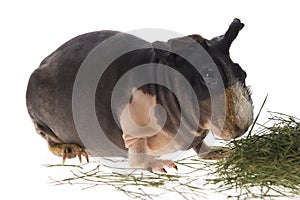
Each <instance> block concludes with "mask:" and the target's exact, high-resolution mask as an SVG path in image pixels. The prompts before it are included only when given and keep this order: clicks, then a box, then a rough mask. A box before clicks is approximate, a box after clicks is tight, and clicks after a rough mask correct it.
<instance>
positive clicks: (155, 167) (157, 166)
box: [148, 160, 178, 173]
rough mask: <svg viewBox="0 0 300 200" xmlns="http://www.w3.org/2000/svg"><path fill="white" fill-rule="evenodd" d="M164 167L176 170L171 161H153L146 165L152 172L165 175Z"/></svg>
mask: <svg viewBox="0 0 300 200" xmlns="http://www.w3.org/2000/svg"><path fill="white" fill-rule="evenodd" d="M165 167H168V168H174V169H176V170H178V168H177V166H176V164H175V163H174V162H173V161H171V160H153V161H151V162H149V164H148V169H149V170H150V171H152V172H161V173H167V171H166V169H165Z"/></svg>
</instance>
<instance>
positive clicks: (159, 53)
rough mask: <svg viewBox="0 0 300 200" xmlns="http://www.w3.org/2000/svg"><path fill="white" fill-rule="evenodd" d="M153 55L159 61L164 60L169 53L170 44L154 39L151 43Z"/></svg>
mask: <svg viewBox="0 0 300 200" xmlns="http://www.w3.org/2000/svg"><path fill="white" fill-rule="evenodd" d="M152 46H153V49H154V52H155V55H156V57H157V58H158V59H160V60H161V61H166V60H167V58H168V57H169V56H170V55H171V46H170V44H169V43H167V42H161V41H156V42H153V43H152Z"/></svg>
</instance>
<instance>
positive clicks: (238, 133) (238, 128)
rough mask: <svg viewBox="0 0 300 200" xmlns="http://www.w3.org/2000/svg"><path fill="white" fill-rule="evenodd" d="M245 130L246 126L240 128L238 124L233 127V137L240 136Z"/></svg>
mask: <svg viewBox="0 0 300 200" xmlns="http://www.w3.org/2000/svg"><path fill="white" fill-rule="evenodd" d="M247 130H248V128H247V129H242V128H240V127H238V126H235V127H234V133H235V134H234V139H235V138H238V137H240V136H242V135H243V134H244V133H245V132H246V131H247Z"/></svg>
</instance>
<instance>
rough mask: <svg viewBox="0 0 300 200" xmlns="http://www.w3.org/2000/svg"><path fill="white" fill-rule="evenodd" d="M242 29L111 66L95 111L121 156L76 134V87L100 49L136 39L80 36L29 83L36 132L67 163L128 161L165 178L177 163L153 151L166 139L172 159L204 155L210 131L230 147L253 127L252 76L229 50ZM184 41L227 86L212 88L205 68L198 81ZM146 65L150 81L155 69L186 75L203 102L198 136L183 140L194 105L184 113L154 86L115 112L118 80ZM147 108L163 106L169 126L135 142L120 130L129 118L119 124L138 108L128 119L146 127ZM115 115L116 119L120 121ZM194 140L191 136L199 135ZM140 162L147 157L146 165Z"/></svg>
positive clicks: (180, 42)
mask: <svg viewBox="0 0 300 200" xmlns="http://www.w3.org/2000/svg"><path fill="white" fill-rule="evenodd" d="M243 26H244V25H243V24H242V23H241V22H240V20H238V19H235V20H234V21H233V22H232V23H231V25H230V27H229V29H228V30H227V32H226V33H225V34H224V35H221V36H218V37H215V38H213V39H211V40H207V39H204V38H202V37H201V36H199V35H189V36H185V37H183V38H175V39H171V40H169V41H168V42H159V41H157V42H154V43H153V44H151V43H148V42H146V41H143V42H145V43H146V44H149V46H148V47H146V48H143V49H139V50H135V51H132V52H129V53H127V54H124V55H122V56H120V57H119V58H117V59H116V60H115V61H114V62H112V63H111V64H110V65H109V67H108V68H107V69H106V71H105V72H104V74H103V75H102V77H101V78H100V80H99V83H98V86H97V89H96V94H95V102H94V103H95V111H96V115H97V119H98V122H99V124H100V125H101V128H102V129H103V131H104V134H105V135H106V137H107V138H108V139H109V141H110V142H111V143H112V144H114V145H115V146H116V147H117V149H119V151H115V148H112V149H110V148H107V146H106V147H104V146H105V145H104V144H101V142H102V141H96V140H95V144H92V145H91V143H89V146H86V142H84V141H82V136H80V135H79V134H78V130H77V129H76V127H77V126H75V123H74V116H73V114H74V113H73V110H72V103H73V101H72V95H73V87H74V82H75V79H76V75H77V74H78V70H79V68H80V67H81V65H82V63H83V61H84V60H85V59H86V58H87V57H88V55H89V54H90V53H91V51H92V50H93V49H94V48H95V47H97V45H99V44H101V43H102V42H103V41H105V40H107V39H108V38H110V37H113V36H117V37H119V38H121V39H122V38H126V37H130V38H136V37H135V36H131V35H128V34H125V33H120V32H116V31H98V32H92V33H87V34H84V35H80V36H78V37H76V38H74V39H72V40H70V41H68V42H66V43H65V44H63V45H62V46H61V47H59V48H58V49H57V50H56V51H54V52H53V53H52V54H50V55H49V56H48V57H46V58H45V59H44V60H43V61H42V63H41V64H40V67H39V68H38V69H36V70H35V71H34V72H33V73H32V75H31V77H30V80H29V83H28V88H27V94H26V102H27V108H28V112H29V115H30V117H31V118H32V120H33V123H34V125H35V127H36V130H37V132H38V133H39V134H40V135H41V136H42V137H43V138H45V139H46V140H47V142H48V144H49V145H48V146H49V150H50V151H51V152H53V153H54V154H55V155H58V156H62V157H63V161H65V159H66V158H74V157H76V156H79V159H80V161H81V155H83V156H85V157H86V158H87V159H88V154H90V155H94V156H128V157H129V163H130V165H131V166H132V167H143V168H151V169H153V170H158V171H164V167H166V166H167V167H175V165H174V163H173V162H171V161H165V160H157V159H156V157H157V155H156V154H155V155H154V154H152V153H151V152H152V150H153V151H154V150H155V151H156V152H159V148H160V147H161V145H162V144H159V145H158V143H159V142H161V141H164V139H165V140H166V141H169V140H170V138H171V139H172V138H174V140H175V143H176V146H177V147H176V148H177V149H176V148H173V149H171V150H169V151H176V150H187V149H189V148H194V149H195V150H196V152H197V153H199V150H200V148H201V146H202V147H203V146H205V144H203V139H204V138H205V136H206V134H207V132H208V130H212V131H213V132H214V134H216V135H218V136H220V137H221V138H223V139H232V138H236V137H238V136H241V135H242V134H243V133H245V132H246V131H247V129H248V127H249V126H250V125H251V123H252V121H253V106H252V100H251V97H250V93H249V90H248V88H247V86H246V84H245V79H246V72H245V71H243V70H242V68H241V67H240V66H239V65H238V64H236V63H234V62H233V61H232V60H231V59H230V57H229V48H230V45H231V43H232V41H233V40H234V39H235V38H236V36H237V35H238V33H239V31H240V30H241V29H242V28H243ZM136 39H138V38H136ZM186 39H192V40H193V41H195V42H196V43H198V44H200V45H201V47H202V48H203V49H205V50H206V52H207V53H208V54H209V55H210V57H211V59H212V60H213V61H214V63H215V64H216V66H217V69H218V73H220V75H221V78H222V83H219V82H217V81H216V80H214V79H215V74H214V73H216V72H215V71H214V70H211V69H209V68H207V67H203V68H201V66H200V70H201V73H200V74H199V72H198V71H196V70H195V68H193V66H192V65H191V63H189V62H187V61H186V60H185V59H183V58H182V57H180V56H179V55H178V54H177V52H182V51H183V52H184V53H188V54H193V52H194V51H193V48H194V47H193V45H190V43H187V42H186ZM162 49H164V50H162ZM169 50H170V51H171V52H170V51H169ZM147 63H154V64H153V66H152V67H151V68H149V74H151V73H152V72H153V71H154V72H155V70H156V67H157V66H158V65H157V64H164V65H168V66H170V67H172V68H173V69H175V70H176V71H178V72H180V73H181V74H182V75H183V76H184V77H185V78H186V80H187V81H188V82H189V83H190V85H191V86H192V88H193V90H194V92H195V93H196V96H197V100H198V103H197V104H194V103H193V105H195V106H197V107H198V108H199V109H200V117H199V118H193V116H194V111H192V110H191V112H190V113H189V114H190V115H191V116H192V117H190V118H189V117H188V119H192V120H195V122H197V123H198V125H197V127H196V128H195V129H192V131H188V130H190V129H188V128H187V129H184V131H183V132H184V133H180V134H177V131H178V128H179V124H180V116H181V115H184V109H183V107H184V105H189V104H191V103H192V102H183V103H184V105H179V101H178V99H177V97H176V95H175V94H174V92H172V91H170V90H169V89H167V88H166V87H164V86H162V85H159V84H154V83H151V84H146V85H143V86H141V87H138V88H136V90H135V92H133V93H132V97H131V99H130V100H129V101H127V102H123V99H120V102H121V103H120V104H119V105H118V106H117V107H112V108H111V98H112V92H113V90H114V86H115V85H116V83H117V82H118V80H119V79H120V78H121V77H122V76H123V75H124V74H125V73H126V72H128V71H130V70H131V69H133V68H134V67H136V66H139V65H142V64H147ZM99 67H101V66H99ZM153 74H155V73H153ZM149 76H150V75H149ZM166 78H167V79H168V78H169V79H170V80H171V83H170V84H171V85H177V84H178V80H177V79H176V78H174V77H168V75H166ZM133 79H134V77H133ZM219 84H222V85H224V90H218V89H217V88H220V87H219V86H220V85H219ZM128 85H130V87H132V85H134V84H132V83H130V84H129V83H128ZM128 87H129V86H128ZM174 88H176V89H178V90H179V93H180V94H183V95H189V94H188V93H185V92H186V91H185V90H184V89H182V88H180V87H174ZM129 89H133V88H129ZM211 91H213V92H211ZM83 95H84V94H83ZM139 98H140V99H139ZM187 99H188V98H187ZM222 99H225V100H226V104H225V107H220V110H221V109H223V110H224V109H225V115H224V116H223V117H224V120H223V121H222V123H221V124H220V121H221V120H220V119H221V116H220V117H219V116H218V112H216V113H217V114H216V113H212V110H211V107H212V102H213V101H215V102H218V101H220V102H221V101H222ZM148 101H149V102H154V104H159V105H161V106H162V107H163V108H164V109H165V111H166V120H165V123H164V124H163V125H162V126H161V128H162V130H161V132H160V133H159V134H156V135H151V136H145V135H143V133H141V135H136V134H131V133H128V131H127V132H126V131H125V130H122V129H125V128H122V127H126V126H127V124H126V123H127V122H123V121H124V120H125V121H126V117H125V118H124V117H123V116H121V115H122V111H124V109H125V108H126V106H131V107H132V109H133V111H132V113H131V111H130V115H132V118H133V119H134V118H137V119H138V120H137V121H134V122H135V123H136V124H138V125H140V126H143V125H145V124H144V121H143V119H144V117H145V115H146V117H145V120H146V118H147V117H148V110H147V112H146V114H145V115H144V116H142V115H140V109H141V108H140V107H141V106H142V107H143V103H144V102H145V103H146V102H148ZM220 105H221V104H220ZM135 111H137V112H135ZM136 113H139V114H136ZM113 115H115V116H117V119H116V120H115V119H114V118H113ZM154 116H155V117H156V118H157V120H158V121H159V120H160V115H159V114H158V113H157V112H155V115H154ZM195 116H196V115H195ZM219 118H220V119H219ZM212 119H216V120H212ZM124 123H125V125H124ZM147 123H149V122H147ZM147 123H146V124H147ZM88 132H89V131H88V129H87V133H86V135H85V139H86V138H87V140H86V141H88V140H89V138H90V140H93V138H91V137H92V136H91V135H90V133H88ZM188 132H193V134H191V133H188ZM176 135H177V136H176ZM175 136H176V137H175ZM187 138H188V139H187ZM191 138H192V139H191ZM136 154H142V155H143V158H141V156H139V155H136ZM148 154H149V155H148ZM163 154H164V152H160V154H159V155H163ZM144 155H146V156H144ZM159 155H158V156H159Z"/></svg>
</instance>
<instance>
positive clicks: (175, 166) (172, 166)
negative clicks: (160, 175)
mask: <svg viewBox="0 0 300 200" xmlns="http://www.w3.org/2000/svg"><path fill="white" fill-rule="evenodd" d="M167 167H169V168H174V169H176V170H177V171H178V167H177V165H176V164H175V163H173V162H171V163H169V164H168V165H167Z"/></svg>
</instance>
